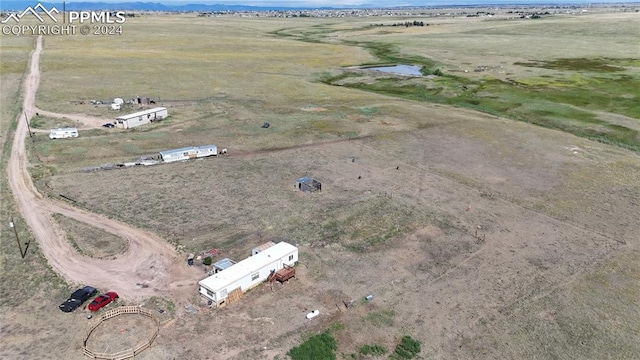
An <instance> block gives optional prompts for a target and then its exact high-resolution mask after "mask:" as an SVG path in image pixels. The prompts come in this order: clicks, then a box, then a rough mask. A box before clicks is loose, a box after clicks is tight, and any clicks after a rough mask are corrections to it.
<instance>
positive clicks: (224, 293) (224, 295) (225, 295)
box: [220, 289, 227, 299]
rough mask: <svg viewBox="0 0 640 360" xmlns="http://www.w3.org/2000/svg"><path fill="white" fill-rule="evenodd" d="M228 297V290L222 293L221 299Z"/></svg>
mask: <svg viewBox="0 0 640 360" xmlns="http://www.w3.org/2000/svg"><path fill="white" fill-rule="evenodd" d="M226 297H227V289H224V290H222V291H220V298H221V299H224V298H226Z"/></svg>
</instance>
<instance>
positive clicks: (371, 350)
mask: <svg viewBox="0 0 640 360" xmlns="http://www.w3.org/2000/svg"><path fill="white" fill-rule="evenodd" d="M386 353H387V348H385V347H384V346H382V345H378V344H373V345H364V346H363V347H362V348H361V349H360V354H362V355H374V356H379V355H384V354H386Z"/></svg>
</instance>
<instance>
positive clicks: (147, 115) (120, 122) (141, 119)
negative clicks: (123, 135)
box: [115, 107, 169, 129]
mask: <svg viewBox="0 0 640 360" xmlns="http://www.w3.org/2000/svg"><path fill="white" fill-rule="evenodd" d="M168 116H169V112H168V111H167V109H166V108H163V107H156V108H153V109H147V110H143V111H138V112H136V113H133V114H128V115H122V116H119V117H117V118H116V121H115V123H116V127H119V128H123V129H130V128H132V127H136V126H140V125H144V124H148V123H150V122H152V121H158V120H162V119H164V118H166V117H168Z"/></svg>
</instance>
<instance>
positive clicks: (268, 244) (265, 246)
mask: <svg viewBox="0 0 640 360" xmlns="http://www.w3.org/2000/svg"><path fill="white" fill-rule="evenodd" d="M275 244H276V243H274V242H273V241H269V242H266V243H264V244H262V245H260V246H257V247H254V248H253V249H252V250H251V256H253V255H256V254H257V253H259V252H261V251H264V250H267V249H268V248H270V247H272V246H273V245H275Z"/></svg>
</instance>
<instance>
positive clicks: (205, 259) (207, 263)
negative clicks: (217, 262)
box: [202, 256, 211, 266]
mask: <svg viewBox="0 0 640 360" xmlns="http://www.w3.org/2000/svg"><path fill="white" fill-rule="evenodd" d="M202 263H203V264H205V265H207V266H209V265H211V256H207V257H206V258H204V260H202Z"/></svg>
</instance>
